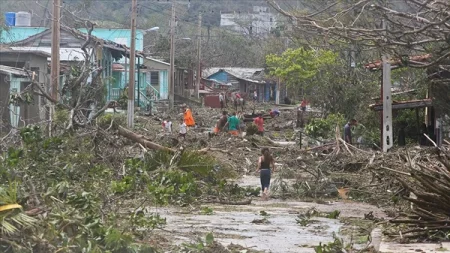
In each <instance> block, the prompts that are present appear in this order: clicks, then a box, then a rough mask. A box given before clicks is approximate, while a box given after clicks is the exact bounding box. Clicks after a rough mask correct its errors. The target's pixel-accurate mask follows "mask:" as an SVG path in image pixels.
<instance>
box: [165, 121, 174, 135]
mask: <svg viewBox="0 0 450 253" xmlns="http://www.w3.org/2000/svg"><path fill="white" fill-rule="evenodd" d="M164 127H165V130H166V132H168V133H172V121H170V118H169V119H167V121H166V122H165V124H164Z"/></svg>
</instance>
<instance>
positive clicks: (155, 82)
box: [150, 71, 159, 86]
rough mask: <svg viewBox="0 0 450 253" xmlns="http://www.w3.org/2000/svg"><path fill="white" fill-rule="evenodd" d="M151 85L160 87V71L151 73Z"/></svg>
mask: <svg viewBox="0 0 450 253" xmlns="http://www.w3.org/2000/svg"><path fill="white" fill-rule="evenodd" d="M150 84H151V85H152V86H158V85H159V72H158V71H152V72H150Z"/></svg>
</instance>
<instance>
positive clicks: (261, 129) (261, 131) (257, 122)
mask: <svg viewBox="0 0 450 253" xmlns="http://www.w3.org/2000/svg"><path fill="white" fill-rule="evenodd" d="M253 123H255V125H256V126H257V127H258V132H257V134H259V135H261V136H263V135H264V119H263V117H262V114H261V113H260V114H258V117H256V118H255V119H254V120H253Z"/></svg>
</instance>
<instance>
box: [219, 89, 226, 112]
mask: <svg viewBox="0 0 450 253" xmlns="http://www.w3.org/2000/svg"><path fill="white" fill-rule="evenodd" d="M219 102H220V110H223V107H224V105H225V98H224V96H223V93H222V92H221V93H220V94H219Z"/></svg>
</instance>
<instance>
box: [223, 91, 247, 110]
mask: <svg viewBox="0 0 450 253" xmlns="http://www.w3.org/2000/svg"><path fill="white" fill-rule="evenodd" d="M230 98H231V101H232V102H233V108H234V110H235V111H237V110H238V107H240V108H241V110H242V111H244V107H245V100H244V97H243V96H242V95H241V94H240V93H239V92H236V93H234V94H232V95H231V96H230ZM219 103H220V110H223V109H224V108H226V107H227V106H228V104H227V97H226V95H225V94H224V93H220V94H219Z"/></svg>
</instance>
